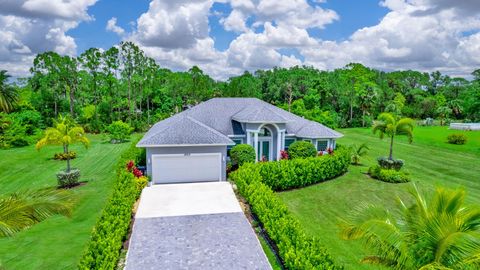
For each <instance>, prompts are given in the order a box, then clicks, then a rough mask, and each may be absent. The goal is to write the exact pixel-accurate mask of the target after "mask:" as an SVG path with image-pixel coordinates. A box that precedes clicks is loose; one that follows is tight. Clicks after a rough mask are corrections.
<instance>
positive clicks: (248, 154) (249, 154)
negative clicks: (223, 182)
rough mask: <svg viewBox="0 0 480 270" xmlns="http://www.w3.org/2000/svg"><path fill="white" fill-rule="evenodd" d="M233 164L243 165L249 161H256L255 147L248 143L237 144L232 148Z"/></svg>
mask: <svg viewBox="0 0 480 270" xmlns="http://www.w3.org/2000/svg"><path fill="white" fill-rule="evenodd" d="M230 157H231V158H232V161H233V164H234V165H238V166H242V165H243V164H245V163H247V162H255V157H256V155H255V149H254V148H253V147H252V146H251V145H248V144H237V145H235V146H234V147H233V148H232V150H230Z"/></svg>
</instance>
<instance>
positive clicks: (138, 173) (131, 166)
mask: <svg viewBox="0 0 480 270" xmlns="http://www.w3.org/2000/svg"><path fill="white" fill-rule="evenodd" d="M127 171H129V172H131V173H133V175H134V176H135V177H137V178H140V177H142V176H143V173H142V171H140V170H139V169H138V168H137V167H136V166H135V162H133V160H130V161H129V162H128V163H127Z"/></svg>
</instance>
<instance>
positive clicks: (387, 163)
mask: <svg viewBox="0 0 480 270" xmlns="http://www.w3.org/2000/svg"><path fill="white" fill-rule="evenodd" d="M377 162H378V165H379V166H380V167H382V168H383V169H394V170H397V171H399V170H400V169H401V168H402V167H403V165H404V164H405V162H404V161H403V160H401V159H393V160H390V159H388V158H386V157H379V158H378V159H377Z"/></svg>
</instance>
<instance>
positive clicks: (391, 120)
mask: <svg viewBox="0 0 480 270" xmlns="http://www.w3.org/2000/svg"><path fill="white" fill-rule="evenodd" d="M413 126H414V121H413V120H412V119H410V118H402V119H400V120H397V118H396V117H395V116H394V115H393V114H391V113H385V112H384V113H381V114H380V115H379V116H378V119H377V121H375V122H374V123H373V134H376V133H377V131H378V132H379V136H380V139H383V137H385V135H386V136H387V137H390V154H389V156H388V159H389V160H393V138H394V137H395V135H406V136H407V137H408V142H409V143H412V140H413Z"/></svg>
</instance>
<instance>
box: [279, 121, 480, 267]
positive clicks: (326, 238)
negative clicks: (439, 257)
mask: <svg viewBox="0 0 480 270" xmlns="http://www.w3.org/2000/svg"><path fill="white" fill-rule="evenodd" d="M340 132H342V133H343V134H344V135H345V137H344V138H342V139H340V140H339V141H338V143H340V144H343V145H350V144H353V143H356V144H361V143H363V142H367V143H368V145H369V147H370V151H369V153H368V155H367V156H366V157H364V158H363V159H362V163H363V165H362V166H350V169H349V172H348V173H347V174H345V175H343V176H342V177H339V178H337V179H335V180H332V181H328V182H324V183H320V184H317V185H313V186H310V187H306V188H303V189H298V190H292V191H288V192H282V193H279V196H280V197H281V198H282V199H283V201H284V202H285V203H286V204H287V205H288V207H289V209H290V210H291V211H292V212H293V213H294V214H295V215H296V216H297V217H298V218H299V219H300V222H301V223H302V225H303V226H304V227H305V229H306V230H307V232H308V233H310V234H312V235H315V236H316V237H318V238H320V239H321V240H322V242H323V243H324V244H325V246H326V247H327V248H328V250H329V251H330V252H331V253H332V255H333V256H334V257H335V259H336V261H337V262H339V263H341V264H343V265H344V266H345V269H382V268H381V267H378V266H371V265H365V264H361V263H359V261H360V260H361V259H362V258H363V257H364V256H365V255H368V253H367V251H366V250H365V249H364V248H363V246H362V245H361V243H359V242H356V241H344V240H341V239H340V237H339V229H338V226H337V224H338V219H339V218H341V217H345V216H347V215H348V214H349V213H350V212H351V209H353V208H354V207H355V206H357V205H358V204H359V203H361V202H370V203H374V204H382V205H384V206H385V207H386V208H391V207H394V206H395V203H396V202H395V199H396V197H402V198H408V194H407V189H408V187H409V186H410V185H411V184H409V183H407V184H389V183H383V182H380V181H377V180H373V179H370V178H369V177H368V176H367V175H366V174H365V173H366V172H367V170H368V166H370V165H372V164H375V163H376V158H377V157H378V156H386V155H387V154H388V153H387V149H388V148H387V147H388V143H387V140H383V141H381V140H380V139H378V137H375V136H374V135H373V134H372V132H371V130H370V129H344V130H341V131H340ZM453 132H459V131H452V130H448V129H447V127H417V128H415V130H414V136H415V137H414V142H413V144H408V142H407V140H406V138H401V137H398V138H397V139H396V143H395V145H394V157H395V158H400V159H404V160H405V163H406V165H405V169H406V170H408V171H409V172H410V173H411V175H412V179H413V181H414V182H416V183H417V184H418V186H419V187H420V188H421V189H422V190H425V191H432V190H434V188H435V187H436V186H439V185H441V186H446V187H450V188H459V187H462V188H465V189H466V191H467V200H468V202H469V203H476V204H480V132H473V131H472V132H466V134H467V136H468V137H469V141H468V142H467V144H466V145H450V144H447V143H446V137H447V135H448V134H449V133H453ZM460 132H461V131H460Z"/></svg>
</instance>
